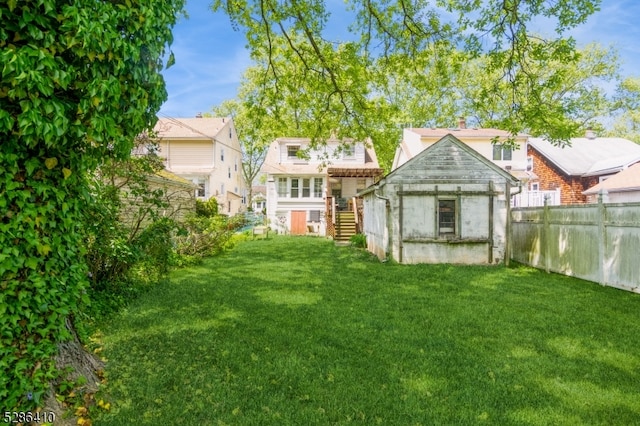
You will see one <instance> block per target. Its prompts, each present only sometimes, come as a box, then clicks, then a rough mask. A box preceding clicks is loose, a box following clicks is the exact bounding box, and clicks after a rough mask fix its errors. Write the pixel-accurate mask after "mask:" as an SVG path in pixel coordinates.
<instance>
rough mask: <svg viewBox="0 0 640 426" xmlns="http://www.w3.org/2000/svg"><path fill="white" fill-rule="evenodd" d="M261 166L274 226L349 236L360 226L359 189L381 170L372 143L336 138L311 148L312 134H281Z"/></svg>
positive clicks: (301, 232)
mask: <svg viewBox="0 0 640 426" xmlns="http://www.w3.org/2000/svg"><path fill="white" fill-rule="evenodd" d="M303 152H304V153H305V155H302V153H303ZM262 171H263V172H264V173H265V174H266V175H267V187H266V191H267V194H266V195H267V217H268V219H269V223H270V226H271V227H272V229H274V230H276V231H278V232H281V233H287V234H293V235H304V234H312V235H324V236H328V237H331V238H334V239H335V240H346V241H348V239H349V238H350V236H351V235H353V234H354V233H356V232H359V231H360V230H361V224H362V202H361V199H359V198H358V197H357V193H358V191H362V190H363V189H364V188H366V187H368V186H369V185H371V184H373V183H375V182H376V181H377V179H378V178H379V177H380V176H381V175H382V169H381V168H380V166H379V165H378V160H377V157H376V154H375V151H374V149H373V146H371V145H370V144H365V143H363V142H347V143H342V142H341V141H340V140H337V139H330V140H328V141H326V144H325V145H323V146H320V147H317V148H315V149H310V140H309V139H305V138H279V139H277V140H275V141H274V142H273V143H272V144H271V145H270V146H269V151H268V152H267V156H266V159H265V161H264V164H263V166H262Z"/></svg>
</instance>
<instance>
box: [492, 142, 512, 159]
mask: <svg viewBox="0 0 640 426" xmlns="http://www.w3.org/2000/svg"><path fill="white" fill-rule="evenodd" d="M511 157H512V150H511V148H509V147H506V146H504V145H502V144H501V143H497V144H494V145H493V160H494V161H501V160H502V161H510V160H511Z"/></svg>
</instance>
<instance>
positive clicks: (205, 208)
mask: <svg viewBox="0 0 640 426" xmlns="http://www.w3.org/2000/svg"><path fill="white" fill-rule="evenodd" d="M217 215H218V200H216V199H215V198H209V199H208V200H207V201H202V200H196V216H199V217H213V216H217Z"/></svg>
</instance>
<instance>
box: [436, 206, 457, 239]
mask: <svg viewBox="0 0 640 426" xmlns="http://www.w3.org/2000/svg"><path fill="white" fill-rule="evenodd" d="M438 229H439V233H440V235H455V233H456V201H455V200H438Z"/></svg>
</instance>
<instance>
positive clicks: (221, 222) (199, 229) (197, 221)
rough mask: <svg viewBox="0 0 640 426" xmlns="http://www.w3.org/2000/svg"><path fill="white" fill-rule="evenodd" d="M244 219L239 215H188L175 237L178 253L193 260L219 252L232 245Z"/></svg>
mask: <svg viewBox="0 0 640 426" xmlns="http://www.w3.org/2000/svg"><path fill="white" fill-rule="evenodd" d="M243 221H244V220H243V219H242V218H240V217H239V216H238V217H235V216H234V217H232V218H228V217H227V216H221V215H217V216H211V217H203V216H198V215H191V216H188V217H187V218H186V219H185V221H184V222H183V223H182V224H181V231H180V232H178V233H177V235H176V237H175V243H176V244H175V248H176V253H177V255H178V256H187V257H190V258H192V260H193V259H200V258H203V257H207V256H213V255H215V254H218V253H220V252H221V251H223V250H225V249H226V248H229V247H230V245H231V238H232V236H233V234H234V233H235V232H236V230H237V229H239V228H240V227H241V226H242V223H243Z"/></svg>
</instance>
